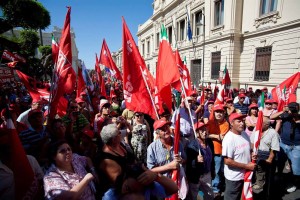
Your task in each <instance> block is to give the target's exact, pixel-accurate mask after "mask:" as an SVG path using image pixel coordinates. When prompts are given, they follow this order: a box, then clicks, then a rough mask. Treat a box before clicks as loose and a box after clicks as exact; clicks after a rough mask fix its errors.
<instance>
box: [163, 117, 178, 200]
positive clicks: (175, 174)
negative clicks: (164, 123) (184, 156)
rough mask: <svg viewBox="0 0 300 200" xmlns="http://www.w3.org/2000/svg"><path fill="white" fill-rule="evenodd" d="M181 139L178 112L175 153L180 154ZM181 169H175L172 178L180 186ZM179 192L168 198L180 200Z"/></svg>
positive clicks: (167, 199) (168, 199)
mask: <svg viewBox="0 0 300 200" xmlns="http://www.w3.org/2000/svg"><path fill="white" fill-rule="evenodd" d="M179 141H180V112H177V114H176V121H175V131H174V154H178V152H179ZM179 173H180V172H179V170H178V169H175V170H173V172H172V176H171V178H172V180H173V181H174V182H175V183H176V184H177V186H178V188H179V181H178V178H179ZM178 199H179V197H178V192H177V193H175V194H173V195H172V196H171V197H169V198H166V200H178Z"/></svg>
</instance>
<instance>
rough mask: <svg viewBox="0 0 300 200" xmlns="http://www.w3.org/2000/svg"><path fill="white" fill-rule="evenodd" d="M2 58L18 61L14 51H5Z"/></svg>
mask: <svg viewBox="0 0 300 200" xmlns="http://www.w3.org/2000/svg"><path fill="white" fill-rule="evenodd" d="M2 58H3V59H6V60H10V61H17V60H18V59H17V58H16V56H15V55H14V54H13V53H11V52H9V51H7V50H4V51H3V54H2Z"/></svg>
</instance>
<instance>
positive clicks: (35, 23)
mask: <svg viewBox="0 0 300 200" xmlns="http://www.w3.org/2000/svg"><path fill="white" fill-rule="evenodd" d="M0 8H2V11H3V17H2V18H0V34H1V33H4V32H6V31H8V30H10V29H13V28H15V27H22V28H25V29H34V30H38V29H45V28H47V27H48V26H49V25H50V21H51V20H50V14H49V12H48V11H47V10H46V9H45V8H44V6H43V5H42V4H41V3H39V2H37V1H33V0H4V1H3V0H1V3H0Z"/></svg>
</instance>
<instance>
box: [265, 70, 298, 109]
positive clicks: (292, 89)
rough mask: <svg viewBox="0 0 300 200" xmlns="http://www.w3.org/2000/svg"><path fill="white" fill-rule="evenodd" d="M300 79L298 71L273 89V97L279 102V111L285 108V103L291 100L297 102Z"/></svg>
mask: <svg viewBox="0 0 300 200" xmlns="http://www.w3.org/2000/svg"><path fill="white" fill-rule="evenodd" d="M299 80H300V72H297V73H296V74H294V75H293V76H291V77H289V78H288V79H286V80H285V81H283V82H282V83H280V84H279V85H277V86H276V87H275V88H273V89H272V91H271V93H272V97H273V99H274V100H275V101H277V102H278V107H277V110H278V111H279V112H280V111H282V110H283V107H284V105H287V104H288V103H290V102H297V96H296V91H297V87H298V83H299ZM284 88H286V89H284Z"/></svg>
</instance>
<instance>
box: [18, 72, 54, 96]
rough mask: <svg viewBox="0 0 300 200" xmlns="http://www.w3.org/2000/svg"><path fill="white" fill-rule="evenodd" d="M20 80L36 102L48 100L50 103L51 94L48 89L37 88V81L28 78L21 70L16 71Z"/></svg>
mask: <svg viewBox="0 0 300 200" xmlns="http://www.w3.org/2000/svg"><path fill="white" fill-rule="evenodd" d="M16 72H17V74H18V76H19V78H20V80H21V81H22V82H23V84H24V86H25V87H26V89H27V90H28V92H29V94H30V96H31V98H32V99H34V100H40V99H46V100H48V101H49V96H50V92H49V91H48V89H47V88H38V87H37V86H36V80H34V79H33V78H32V77H30V76H27V75H26V74H24V73H22V72H21V71H19V70H16Z"/></svg>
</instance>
